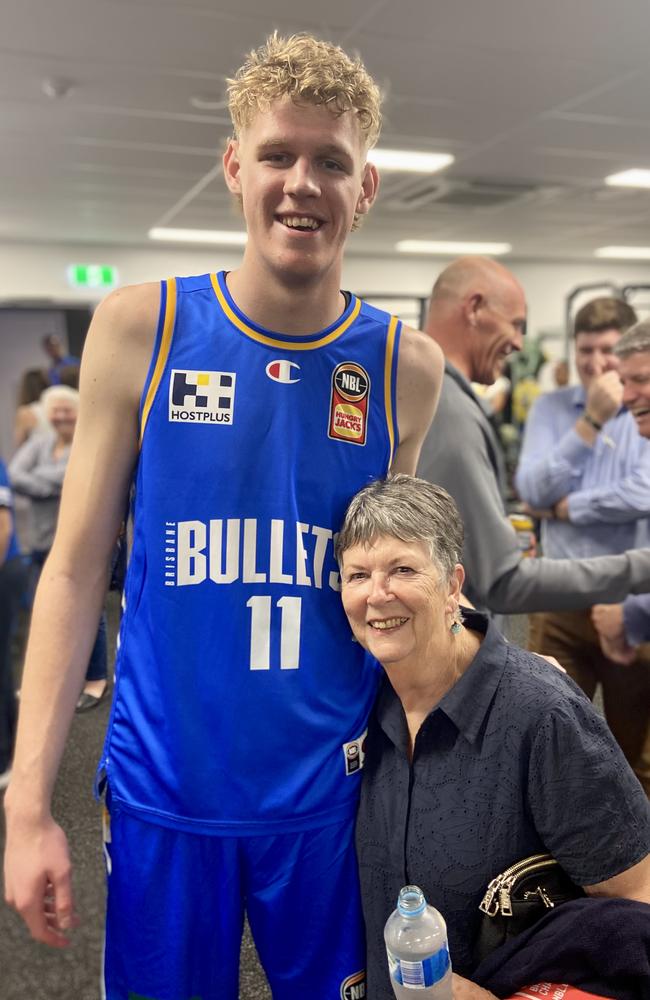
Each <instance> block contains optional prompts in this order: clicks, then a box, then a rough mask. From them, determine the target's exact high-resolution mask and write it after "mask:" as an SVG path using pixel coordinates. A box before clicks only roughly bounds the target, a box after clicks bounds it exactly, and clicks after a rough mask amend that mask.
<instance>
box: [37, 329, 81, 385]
mask: <svg viewBox="0 0 650 1000" xmlns="http://www.w3.org/2000/svg"><path fill="white" fill-rule="evenodd" d="M41 344H42V347H43V350H44V351H45V353H46V354H47V356H48V358H49V359H50V362H51V364H50V367H49V368H48V370H47V377H48V380H49V383H50V385H60V384H61V381H62V379H61V370H62V369H64V368H75V367H77V368H78V366H79V358H77V357H75V356H74V354H66V353H65V350H64V348H63V344H62V342H61V338H60V337H59V335H58V333H46V334H45V336H44V337H43V339H42V340H41ZM75 388H76V386H75Z"/></svg>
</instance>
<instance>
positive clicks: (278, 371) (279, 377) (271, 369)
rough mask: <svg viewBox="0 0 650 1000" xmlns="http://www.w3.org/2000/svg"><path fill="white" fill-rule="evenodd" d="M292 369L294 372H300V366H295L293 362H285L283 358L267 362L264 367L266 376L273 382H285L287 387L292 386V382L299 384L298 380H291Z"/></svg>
mask: <svg viewBox="0 0 650 1000" xmlns="http://www.w3.org/2000/svg"><path fill="white" fill-rule="evenodd" d="M294 368H295V369H296V371H300V365H298V364H296V362H295V361H286V360H285V359H284V358H280V359H278V360H277V361H269V363H268V365H267V366H266V374H267V375H268V377H269V378H271V379H273V381H274V382H285V383H286V384H287V385H293V383H294V382H300V379H299V378H292V375H293V370H294Z"/></svg>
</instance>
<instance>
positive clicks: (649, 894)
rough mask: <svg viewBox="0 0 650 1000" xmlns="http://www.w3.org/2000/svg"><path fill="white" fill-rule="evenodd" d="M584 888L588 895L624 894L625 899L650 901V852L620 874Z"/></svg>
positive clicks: (640, 901)
mask: <svg viewBox="0 0 650 1000" xmlns="http://www.w3.org/2000/svg"><path fill="white" fill-rule="evenodd" d="M583 888H584V890H585V892H586V893H587V895H588V896H622V897H623V899H636V900H637V901H638V902H639V903H650V854H648V855H646V857H645V858H644V859H643V861H639V863H638V864H636V865H632V867H631V868H628V869H627V871H624V872H621V873H620V875H614V877H613V878H608V879H606V880H605V881H604V882H596V883H595V884H594V885H585V886H583Z"/></svg>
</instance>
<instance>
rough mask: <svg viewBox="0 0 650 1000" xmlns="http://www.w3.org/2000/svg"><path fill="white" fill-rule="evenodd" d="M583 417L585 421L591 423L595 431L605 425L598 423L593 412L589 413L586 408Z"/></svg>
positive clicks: (600, 429)
mask: <svg viewBox="0 0 650 1000" xmlns="http://www.w3.org/2000/svg"><path fill="white" fill-rule="evenodd" d="M582 419H583V420H584V421H585V423H587V424H589V426H590V427H593V429H594V430H595V431H602V429H603V425H602V424H600V423H598V421H597V420H594V418H593V417H592V415H591V413H587V411H586V410H584V411H583V414H582Z"/></svg>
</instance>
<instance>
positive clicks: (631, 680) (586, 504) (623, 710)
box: [516, 298, 650, 794]
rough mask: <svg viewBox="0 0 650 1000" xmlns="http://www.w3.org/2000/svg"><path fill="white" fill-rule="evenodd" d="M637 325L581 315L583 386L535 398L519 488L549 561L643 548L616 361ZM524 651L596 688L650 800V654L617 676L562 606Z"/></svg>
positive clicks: (629, 420) (645, 490)
mask: <svg viewBox="0 0 650 1000" xmlns="http://www.w3.org/2000/svg"><path fill="white" fill-rule="evenodd" d="M635 320H636V316H635V313H634V311H633V309H632V308H631V307H630V306H629V305H628V304H627V303H626V302H623V301H622V300H620V299H616V298H597V299H594V300H593V301H591V302H589V303H587V304H586V305H585V306H583V308H582V309H580V310H579V311H578V313H577V314H576V317H575V323H574V333H575V360H576V368H577V371H578V376H579V378H580V385H578V386H571V387H567V388H564V389H558V390H557V391H556V392H552V393H547V394H545V395H543V396H540V398H539V399H538V400H537V401H536V403H535V405H534V406H533V408H532V410H531V413H530V415H529V418H528V422H527V424H526V429H525V433H524V440H523V445H522V450H521V456H520V461H519V467H518V470H517V474H516V485H517V489H518V492H519V495H520V497H521V499H522V500H524V501H525V502H526V503H527V504H528V505H529V506H530V507H531V508H532V509H534V510H535V511H536V512H537V513H539V514H540V515H541V517H542V535H541V542H542V551H543V553H544V556H545V557H547V558H550V559H558V560H562V561H565V560H570V559H575V558H585V557H589V556H603V555H609V554H615V553H621V552H624V551H626V550H627V549H632V548H634V547H636V546H641V545H647V544H648V537H649V525H648V522H647V520H646V516H647V514H648V512H649V510H650V442H648V441H646V440H644V439H643V438H642V437H641V436H640V435H639V433H638V431H637V426H636V423H635V419H634V417H633V416H632V414H631V413H629V412H628V411H627V410H626V409H625V408H624V407H623V387H622V385H621V381H620V378H619V373H618V368H619V359H618V356H617V354H616V348H617V344H618V343H619V341H620V339H621V335H622V334H623V333H624V331H625V330H627V329H628V328H629V327H630V326H631V325H632V324H633V323H634V322H635ZM594 603H597V602H594ZM529 646H530V648H531V649H534V650H535V651H537V652H539V653H542V654H547V655H550V656H555V657H556V658H557V659H558V660H559V661H560V663H562V665H563V666H564V667H565V668H566V670H567V671H568V673H569V674H570V675H571V677H573V679H574V680H575V681H576V683H578V684H579V685H580V687H581V688H582V689H583V690H584V691H585V693H586V694H587V695H588V696H589V697H590V698H592V697H593V695H594V692H595V690H596V687H597V685H598V684H599V683H600V684H601V685H602V691H603V703H604V708H605V716H606V719H607V722H608V723H609V726H610V728H611V730H612V732H613V734H614V736H615V737H616V739H617V740H618V742H619V744H620V746H621V748H622V749H623V752H624V754H625V756H626V758H627V760H628V761H629V763H630V765H631V766H632V768H633V770H634V771H635V773H636V774H637V776H638V778H639V780H640V781H641V783H642V784H643V785H644V787H645V789H646V792H648V793H649V794H650V769H649V768H648V762H647V761H645V762H644V756H645V754H644V747H645V743H646V740H647V738H648V732H649V730H648V725H649V723H650V700H649V699H648V690H649V689H648V676H649V674H648V670H649V669H650V655H648V654H650V650H649V651H647V654H646V655H645V656H644V655H642V654H640V655H639V656H637V662H636V663H635V665H634V666H633V667H631V668H630V669H629V670H628V671H622V670H621V668H620V666H619V665H618V664H616V663H614V662H613V661H612V660H610V659H608V657H606V656H604V655H603V652H602V650H601V648H600V643H599V640H598V636H597V634H596V631H595V629H594V625H593V622H592V620H591V615H590V609H589V608H583V609H582V610H580V609H577V608H573V609H569V608H568V607H567V609H566V610H548V611H546V612H544V613H543V614H538V615H534V616H532V618H531V627H530V635H529Z"/></svg>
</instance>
